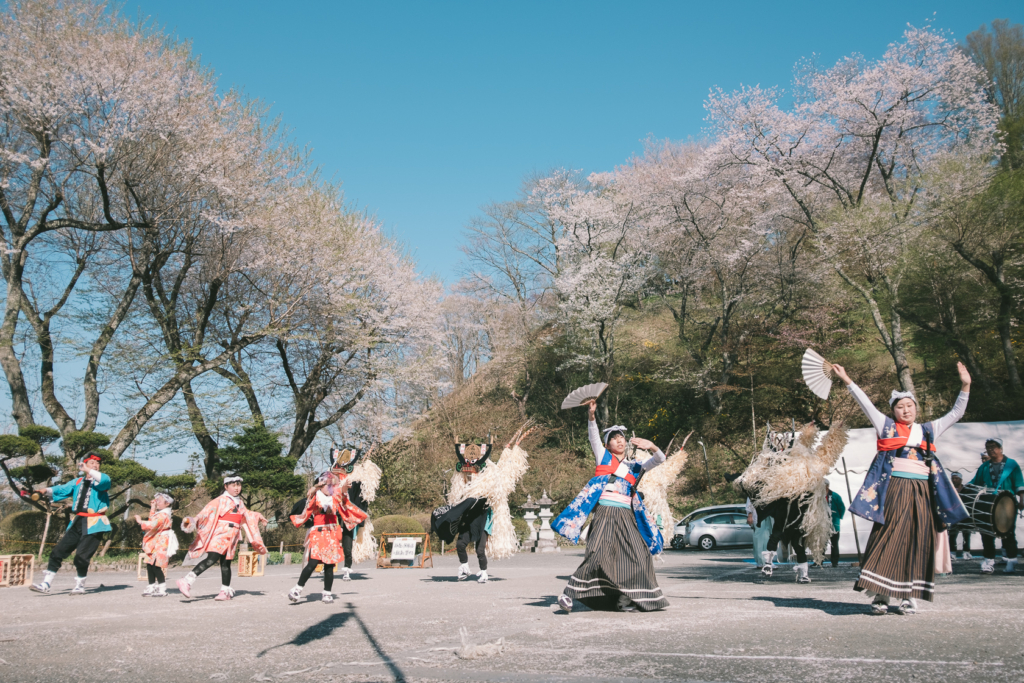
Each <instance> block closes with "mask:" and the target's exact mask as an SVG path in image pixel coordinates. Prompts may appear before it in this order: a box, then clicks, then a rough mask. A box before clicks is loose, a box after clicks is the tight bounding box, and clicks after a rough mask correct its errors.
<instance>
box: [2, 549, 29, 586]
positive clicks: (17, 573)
mask: <svg viewBox="0 0 1024 683" xmlns="http://www.w3.org/2000/svg"><path fill="white" fill-rule="evenodd" d="M35 569H36V556H35V555H0V586H4V587H13V586H30V585H32V579H33V578H34V576H35Z"/></svg>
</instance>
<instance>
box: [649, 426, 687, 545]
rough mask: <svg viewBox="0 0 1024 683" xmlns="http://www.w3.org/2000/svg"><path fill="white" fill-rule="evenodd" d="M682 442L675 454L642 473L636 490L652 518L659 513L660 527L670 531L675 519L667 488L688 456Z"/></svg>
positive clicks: (677, 477) (675, 478)
mask: <svg viewBox="0 0 1024 683" xmlns="http://www.w3.org/2000/svg"><path fill="white" fill-rule="evenodd" d="M685 447H686V444H685V443H684V444H683V445H682V446H680V447H679V450H678V451H676V453H675V455H671V456H669V457H668V458H667V459H666V460H665V462H663V463H662V464H661V465H658V466H657V467H655V468H654V469H653V470H649V471H648V472H646V473H644V476H643V479H641V480H640V485H639V486H637V491H639V492H640V493H642V494H644V506H645V507H646V508H647V512H648V514H649V515H651V516H652V517H653V519H655V520H656V519H658V515H661V522H662V528H663V529H667V530H668V532H669V533H672V529H674V528H675V526H676V520H675V518H674V517H673V516H672V508H671V507H670V506H669V504H668V489H669V487H670V486H672V485H673V484H675V483H676V480H677V479H679V475H680V473H682V471H683V468H684V467H685V466H686V459H687V458H688V457H689V456H688V455H687V453H686V451H685V450H684V448H685Z"/></svg>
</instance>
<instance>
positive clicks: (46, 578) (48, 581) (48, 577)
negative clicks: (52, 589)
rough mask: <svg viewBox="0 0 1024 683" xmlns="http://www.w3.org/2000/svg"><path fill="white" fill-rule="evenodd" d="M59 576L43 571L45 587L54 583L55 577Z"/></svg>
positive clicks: (46, 570)
mask: <svg viewBox="0 0 1024 683" xmlns="http://www.w3.org/2000/svg"><path fill="white" fill-rule="evenodd" d="M55 576H57V572H51V571H50V570H48V569H45V570H43V585H44V586H49V585H50V584H51V583H53V577H55Z"/></svg>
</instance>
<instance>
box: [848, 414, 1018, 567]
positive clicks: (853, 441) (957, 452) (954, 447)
mask: <svg viewBox="0 0 1024 683" xmlns="http://www.w3.org/2000/svg"><path fill="white" fill-rule="evenodd" d="M991 437H998V438H1000V439H1002V440H1003V446H1004V450H1003V452H1004V453H1005V454H1006V456H1007V457H1008V458H1013V459H1014V460H1017V462H1018V463H1021V462H1024V451H1022V452H1020V453H1017V452H1016V451H1017V448H1016V447H1015V444H1020V443H1024V420H1017V421H1014V422H961V423H959V424H955V425H953V426H952V427H950V428H949V429H948V430H947V431H946V433H944V434H943V435H942V436H940V437H939V438H938V439H937V440H936V444H935V448H936V453H937V455H938V457H939V461H940V462H941V463H942V465H943V467H945V469H946V472H947V474H952V473H953V472H959V473H960V474H962V475H963V478H964V483H968V482H970V481H971V479H972V478H973V477H974V473H975V472H977V471H978V467H979V466H980V465H981V452H982V451H983V450H985V440H986V439H989V438H991ZM875 440H876V436H875V430H874V429H870V428H869V429H851V430H850V432H849V441H848V443H847V444H846V448H845V449H843V454H842V456H841V457H840V459H839V461H838V462H837V463H836V467H835V468H834V469H833V470H832V471H831V472H829V475H828V480H829V482H830V485H831V487H832V490H833V491H835V492H836V493H838V494H839V495H841V496H842V497H843V502H844V503H845V504H846V514H845V515H844V516H843V522H842V524H841V526H840V532H839V533H840V536H839V552H841V553H842V554H844V555H846V554H850V555H853V554H855V553H856V552H857V545H856V542H855V539H854V534H853V523H854V520H855V519H856V521H857V534H858V535H859V536H860V548H861V552H863V551H864V547H865V545H867V541H868V534H870V533H871V522H869V521H868V520H866V519H862V518H860V517H854V516H853V515H851V514H850V494H852V495H854V496H856V495H857V492H858V491H859V490H860V487H861V484H863V483H864V476H865V474H867V471H868V468H869V467H871V461H872V460H874V457H875V453H876V450H875ZM844 460H845V463H846V468H845V469H844V467H843V462H844ZM847 479H849V484H850V486H849V491H848V490H847V486H846V484H847ZM1021 532H1024V520H1022V519H1021V518H1018V519H1017V538H1018V540H1021V539H1024V536H1022V535H1021ZM951 540H952V539H951ZM971 545H972V548H974V549H980V548H981V539H980V538H979V537H978V534H974V535H973V536H972V537H971Z"/></svg>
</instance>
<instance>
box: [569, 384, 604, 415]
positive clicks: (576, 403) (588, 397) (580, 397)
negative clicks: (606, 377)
mask: <svg viewBox="0 0 1024 683" xmlns="http://www.w3.org/2000/svg"><path fill="white" fill-rule="evenodd" d="M607 388H608V385H607V384H605V383H604V382H598V383H597V384H588V385H587V386H585V387H580V388H579V389H574V390H573V391H572V393H570V394H569V395H568V396H566V397H565V400H563V401H562V410H565V409H566V408H578V407H580V406H581V405H583V404H584V403H586V402H587V401H592V400H594V399H596V398H597V397H598V396H600V395H601V394H602V393H604V390H605V389H607Z"/></svg>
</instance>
